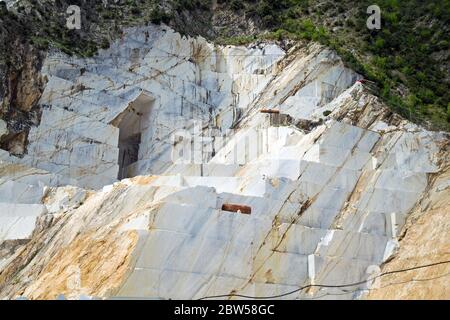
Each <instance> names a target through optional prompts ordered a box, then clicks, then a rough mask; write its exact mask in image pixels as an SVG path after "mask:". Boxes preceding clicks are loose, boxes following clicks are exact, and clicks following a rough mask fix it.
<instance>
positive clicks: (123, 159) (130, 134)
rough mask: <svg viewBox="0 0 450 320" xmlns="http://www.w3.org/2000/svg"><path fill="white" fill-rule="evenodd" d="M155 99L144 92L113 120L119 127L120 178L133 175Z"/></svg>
mask: <svg viewBox="0 0 450 320" xmlns="http://www.w3.org/2000/svg"><path fill="white" fill-rule="evenodd" d="M153 102H154V99H153V98H152V97H151V96H149V95H147V94H144V93H142V94H141V95H139V96H138V97H137V98H136V99H135V100H134V101H133V102H131V103H130V104H129V105H128V107H127V108H126V109H125V110H124V111H123V112H122V113H121V114H120V115H119V116H118V117H117V118H116V119H114V120H113V121H112V124H113V125H114V126H116V127H118V128H119V159H118V164H119V173H118V179H124V178H129V177H132V176H133V172H135V170H133V167H134V166H135V165H136V163H137V161H138V159H139V148H140V146H141V143H142V136H143V132H145V131H146V130H148V129H149V127H150V112H151V109H152V106H153Z"/></svg>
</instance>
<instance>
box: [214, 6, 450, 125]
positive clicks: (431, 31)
mask: <svg viewBox="0 0 450 320" xmlns="http://www.w3.org/2000/svg"><path fill="white" fill-rule="evenodd" d="M243 3H245V9H244V11H245V12H246V16H248V17H253V18H255V19H259V20H260V21H261V24H262V25H263V27H264V28H265V29H267V30H268V31H269V32H268V33H265V34H264V35H257V36H253V37H251V36H239V37H236V38H235V39H234V38H221V39H220V41H221V42H226V41H228V42H229V43H232V44H245V43H248V42H252V41H254V39H262V38H264V37H265V38H272V39H276V40H282V39H286V38H289V39H304V40H313V41H317V42H320V43H322V44H324V45H326V46H329V47H331V48H333V49H335V50H336V51H337V52H338V53H339V55H340V56H341V57H342V58H343V60H344V61H345V63H346V64H347V65H348V66H349V67H351V68H353V69H354V70H356V71H357V72H360V73H361V74H363V75H364V76H365V77H366V78H367V79H369V80H372V81H374V82H375V83H376V84H377V87H378V90H377V91H378V92H377V94H378V95H379V96H380V97H382V98H383V99H384V100H385V102H386V103H387V104H388V105H389V106H390V107H391V108H392V109H393V110H394V111H395V112H398V113H400V114H401V115H403V116H404V117H406V118H408V119H410V120H412V121H414V122H416V123H421V124H423V125H426V126H427V127H428V128H430V129H441V130H447V131H450V120H449V119H450V117H449V115H448V112H449V111H448V104H449V101H450V90H449V89H450V88H449V79H448V78H449V74H448V66H449V49H450V47H449V43H450V30H449V23H448V22H449V21H450V1H449V0H443V1H433V2H431V1H430V2H428V1H426V2H425V1H419V0H404V1H399V0H380V1H377V2H376V3H377V4H378V5H379V6H380V8H381V18H382V27H381V30H373V31H370V30H369V29H368V28H367V27H366V20H367V18H368V14H366V9H367V7H368V6H369V5H371V4H373V3H372V1H339V2H337V1H313V0H280V1H268V0H261V1H250V0H249V1H243ZM231 8H233V6H231ZM239 10H240V11H242V8H241V9H239ZM246 41H248V42H246ZM439 56H442V58H437V57H439ZM436 59H438V60H436Z"/></svg>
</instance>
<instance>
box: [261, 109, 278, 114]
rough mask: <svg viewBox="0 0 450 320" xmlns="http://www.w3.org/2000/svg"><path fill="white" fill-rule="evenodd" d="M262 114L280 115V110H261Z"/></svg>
mask: <svg viewBox="0 0 450 320" xmlns="http://www.w3.org/2000/svg"><path fill="white" fill-rule="evenodd" d="M260 112H261V113H276V114H279V113H280V110H275V109H261V110H260Z"/></svg>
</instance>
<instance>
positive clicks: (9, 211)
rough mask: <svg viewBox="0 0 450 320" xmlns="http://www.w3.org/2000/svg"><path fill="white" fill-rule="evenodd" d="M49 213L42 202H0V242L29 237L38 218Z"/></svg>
mask: <svg viewBox="0 0 450 320" xmlns="http://www.w3.org/2000/svg"><path fill="white" fill-rule="evenodd" d="M45 213H47V209H46V207H45V206H44V205H42V204H15V203H0V242H1V241H4V240H18V239H29V238H30V236H31V234H32V233H33V231H34V229H35V226H36V221H37V218H38V217H39V216H40V215H42V214H45Z"/></svg>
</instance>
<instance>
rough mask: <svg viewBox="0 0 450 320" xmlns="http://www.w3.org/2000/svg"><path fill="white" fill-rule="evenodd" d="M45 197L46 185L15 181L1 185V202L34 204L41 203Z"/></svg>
mask: <svg viewBox="0 0 450 320" xmlns="http://www.w3.org/2000/svg"><path fill="white" fill-rule="evenodd" d="M44 195H45V189H44V185H43V184H42V185H40V186H39V185H31V184H25V183H21V182H17V181H13V180H8V181H6V182H5V183H0V202H9V203H23V204H33V203H36V204H37V203H41V201H42V198H43V197H44Z"/></svg>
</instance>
